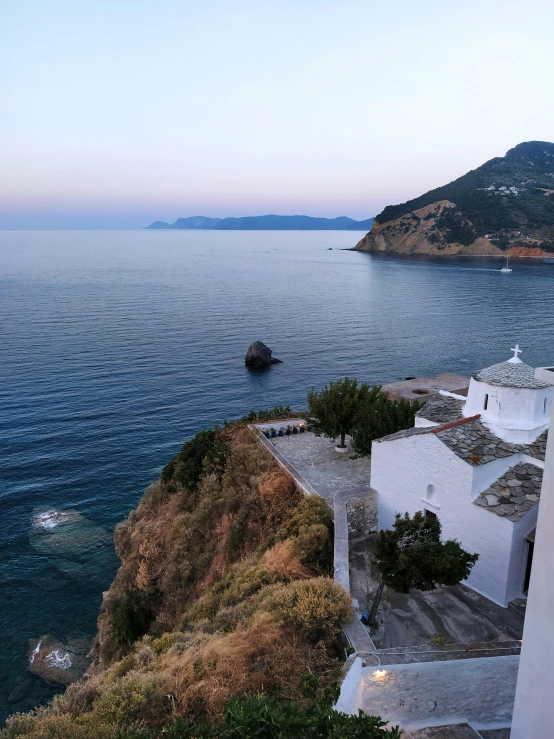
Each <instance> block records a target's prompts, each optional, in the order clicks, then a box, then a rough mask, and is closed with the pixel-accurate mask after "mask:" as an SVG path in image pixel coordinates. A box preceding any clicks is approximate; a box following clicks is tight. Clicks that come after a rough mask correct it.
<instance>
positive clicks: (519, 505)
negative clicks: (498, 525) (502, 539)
mask: <svg viewBox="0 0 554 739" xmlns="http://www.w3.org/2000/svg"><path fill="white" fill-rule="evenodd" d="M541 484H542V470H541V469H540V468H539V467H535V465H534V464H516V465H515V467H512V468H511V469H510V470H509V471H508V472H506V474H504V475H503V476H502V477H500V478H499V479H498V480H497V481H496V482H495V483H493V484H492V485H491V486H490V488H488V489H487V490H485V492H484V493H481V495H480V496H479V497H478V498H476V499H475V500H474V501H473V502H474V503H475V505H478V506H482V507H483V508H486V509H487V510H488V511H490V512H491V513H496V515H497V516H502V517H504V518H507V519H508V520H509V521H519V519H520V518H522V517H523V516H524V515H525V514H526V513H527V511H530V510H531V508H532V507H533V506H534V505H536V504H537V503H538V502H539V499H540V494H541Z"/></svg>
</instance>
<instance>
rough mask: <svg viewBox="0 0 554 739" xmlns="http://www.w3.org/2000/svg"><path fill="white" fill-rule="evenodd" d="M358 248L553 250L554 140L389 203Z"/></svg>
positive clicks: (530, 253)
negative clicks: (412, 195)
mask: <svg viewBox="0 0 554 739" xmlns="http://www.w3.org/2000/svg"><path fill="white" fill-rule="evenodd" d="M355 248H356V249H357V250H359V251H370V252H392V253H397V254H438V255H455V254H467V255H504V254H509V255H512V256H518V257H521V256H523V257H546V256H552V255H553V254H554V144H551V143H548V142H540V141H531V142H527V143H523V144H519V145H518V146H516V147H514V148H513V149H510V151H508V153H507V154H506V156H505V157H496V158H495V159H491V160H490V161H488V162H486V163H485V164H483V165H482V166H481V167H478V168H477V169H475V170H472V171H471V172H468V173H467V174H465V175H463V176H462V177H460V178H458V179H457V180H455V181H454V182H451V183H449V184H448V185H444V186H443V187H439V188H436V189H435V190H430V191H429V192H427V193H425V194H424V195H421V196H420V197H418V198H415V199H413V200H410V201H408V202H406V203H402V204H400V205H389V206H387V207H386V208H385V209H384V210H383V211H382V212H381V213H379V215H378V216H377V217H376V218H375V220H374V222H373V226H372V229H371V231H370V232H369V233H368V234H367V235H366V236H365V237H364V238H363V239H362V240H361V241H360V242H359V243H358V244H357V245H356V247H355Z"/></svg>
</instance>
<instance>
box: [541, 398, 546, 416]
mask: <svg viewBox="0 0 554 739" xmlns="http://www.w3.org/2000/svg"><path fill="white" fill-rule="evenodd" d="M542 412H543V413H544V415H546V398H545V399H544V403H543V405H542Z"/></svg>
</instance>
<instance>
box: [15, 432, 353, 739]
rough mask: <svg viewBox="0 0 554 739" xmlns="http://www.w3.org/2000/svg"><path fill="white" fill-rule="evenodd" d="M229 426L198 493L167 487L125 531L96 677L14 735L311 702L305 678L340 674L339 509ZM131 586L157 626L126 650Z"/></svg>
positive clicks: (38, 736) (65, 738)
mask: <svg viewBox="0 0 554 739" xmlns="http://www.w3.org/2000/svg"><path fill="white" fill-rule="evenodd" d="M221 433H222V435H223V436H224V441H225V445H226V448H227V449H228V455H227V457H226V461H225V465H224V467H221V468H220V469H218V468H217V465H215V467H214V463H213V460H212V461H211V462H210V463H209V465H207V466H206V470H205V474H203V475H202V476H201V477H200V479H199V480H198V483H197V485H196V486H195V489H194V496H191V495H190V494H189V492H188V491H187V490H185V489H184V488H183V487H181V486H179V484H178V483H176V482H175V480H174V479H173V478H172V479H170V480H169V481H166V483H164V484H161V483H157V484H156V485H153V486H151V487H150V488H149V489H148V491H147V493H146V495H145V496H144V498H143V500H142V501H141V503H140V505H139V507H138V509H137V510H136V511H134V512H133V513H131V515H130V516H129V518H128V519H127V521H125V522H124V523H123V524H122V525H121V526H119V527H118V529H117V531H116V537H115V538H116V548H117V552H118V555H119V556H120V558H121V560H122V565H121V567H120V569H119V571H118V573H117V576H116V578H115V580H114V583H113V584H112V587H111V588H110V590H109V592H108V593H107V594H106V596H105V598H104V602H103V606H102V611H101V615H100V618H99V634H98V645H97V653H98V659H97V660H96V662H95V665H94V667H93V670H92V673H93V676H92V677H91V678H90V679H88V680H86V681H82V682H80V683H77V684H75V685H74V686H71V687H70V688H69V689H68V691H67V692H66V694H65V695H64V696H60V697H58V698H57V699H56V700H55V701H54V702H53V704H52V705H51V706H50V707H49V708H48V709H46V710H43V711H41V712H40V715H36V716H34V717H33V716H23V717H20V718H18V719H17V721H16V720H14V721H13V722H12V724H11V726H10V728H9V729H8V730H7V733H4V734H2V736H4V737H5V738H6V739H12V737H18V736H23V737H33V738H34V739H43V737H44V739H46V738H48V739H58V737H59V738H60V739H73V737H75V738H76V739H89V737H90V739H93V737H95V739H96V738H98V739H112V737H114V738H115V736H116V735H117V727H125V726H131V725H134V726H145V727H150V728H152V729H153V730H154V731H155V732H156V731H159V729H160V727H161V726H163V725H165V724H167V723H168V722H169V721H171V720H172V718H174V717H175V716H186V717H187V719H188V720H190V721H195V720H201V719H206V718H209V719H211V720H213V719H215V718H217V717H218V716H221V715H222V712H223V708H224V705H225V703H226V701H227V700H228V698H229V697H231V696H237V695H238V696H242V695H252V694H257V693H268V694H271V695H275V696H278V697H281V698H286V699H294V700H297V701H300V702H303V701H305V697H304V696H305V690H304V682H305V679H306V676H310V680H311V682H312V683H313V681H315V683H316V688H315V690H316V696H317V695H319V696H322V695H323V692H324V691H325V690H326V689H327V688H328V686H329V683H330V682H332V681H333V680H334V679H336V677H337V673H338V664H337V662H336V660H335V659H334V657H333V651H332V650H333V639H334V635H335V630H336V628H337V626H338V623H339V621H340V620H345V619H346V618H347V617H348V614H349V610H350V602H349V598H348V596H347V595H346V594H345V593H344V592H343V591H341V590H340V588H338V586H336V585H334V584H333V583H332V581H331V580H329V578H327V577H316V576H317V575H320V574H321V573H327V572H329V566H330V561H332V523H331V521H330V517H329V511H328V509H327V506H326V504H325V503H324V502H323V501H320V500H316V499H315V498H314V499H304V498H303V497H302V495H301V493H300V492H299V491H298V490H297V488H296V486H295V484H294V482H293V481H292V479H291V478H290V477H289V476H288V475H287V474H286V473H285V472H284V471H283V470H281V468H280V467H279V466H278V465H277V463H276V462H275V460H274V459H273V457H272V456H271V455H269V454H268V453H267V452H266V451H265V450H263V449H261V448H260V447H259V445H258V444H257V442H256V440H255V437H254V436H253V434H252V433H251V432H250V431H249V430H248V429H246V428H240V429H231V430H229V429H226V430H225V431H224V432H221ZM206 464H207V463H206ZM180 472H181V473H182V472H183V469H182V467H181V470H180ZM330 557H331V559H330ZM133 593H134V594H135V596H136V598H135V601H134V602H135V603H138V604H139V606H137V607H142V606H141V605H140V604H141V603H142V599H143V598H146V601H145V602H146V603H147V604H150V603H152V604H153V606H152V607H153V608H155V613H154V621H153V622H151V626H150V629H149V633H148V634H146V635H144V636H143V637H142V638H140V637H139V638H138V640H137V641H136V642H135V644H128V645H127V644H124V645H122V644H121V643H118V642H117V640H116V639H115V637H114V624H115V625H117V623H118V619H119V618H120V616H121V613H122V612H124V611H122V609H121V606H122V604H123V603H125V602H126V601H125V599H126V598H128V596H129V594H133ZM118 609H119V610H118ZM116 616H117V618H116ZM131 617H132V615H131ZM138 623H142V621H138ZM147 628H148V627H147ZM133 638H135V637H133ZM310 700H313V695H312V696H311V698H310ZM64 732H65V733H64Z"/></svg>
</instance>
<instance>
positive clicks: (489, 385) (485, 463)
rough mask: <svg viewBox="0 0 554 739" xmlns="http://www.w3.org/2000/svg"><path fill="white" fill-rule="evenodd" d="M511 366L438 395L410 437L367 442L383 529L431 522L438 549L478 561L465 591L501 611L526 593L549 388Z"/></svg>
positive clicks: (511, 362)
mask: <svg viewBox="0 0 554 739" xmlns="http://www.w3.org/2000/svg"><path fill="white" fill-rule="evenodd" d="M512 351H513V352H514V356H513V357H512V358H510V359H508V360H507V361H506V362H501V363H499V364H495V365H493V366H492V367H487V368H486V369H482V370H480V371H478V372H476V373H475V374H474V375H473V376H472V378H471V381H470V385H469V390H468V394H467V397H464V396H461V395H455V394H453V393H446V392H443V393H441V395H440V396H438V397H436V398H434V399H431V400H429V401H428V402H427V403H426V404H425V405H424V406H423V408H422V409H421V410H420V411H419V412H418V413H417V417H416V424H415V426H414V428H412V429H408V430H406V431H400V432H399V433H396V434H392V435H390V436H386V437H384V438H382V439H378V440H376V441H374V442H373V445H372V454H371V486H372V487H373V488H374V489H375V490H376V491H377V501H378V512H379V528H390V527H391V526H392V524H393V522H394V518H395V514H396V513H404V512H406V511H408V513H410V515H413V514H414V513H415V512H416V511H424V512H425V514H426V515H427V516H433V517H435V516H437V517H438V518H439V520H440V522H441V525H442V535H443V538H444V539H457V540H458V541H459V542H460V544H461V545H462V546H463V548H464V549H466V550H467V551H469V552H472V553H473V552H476V553H478V554H479V560H478V561H477V564H476V565H475V566H474V567H473V570H472V572H471V575H470V577H469V578H468V580H467V581H466V585H468V586H469V587H471V588H472V589H473V590H475V591H477V592H478V593H481V594H482V595H484V596H486V597H487V598H489V599H490V600H492V601H494V602H495V603H498V604H499V605H501V606H507V605H508V603H509V602H510V601H512V600H514V599H516V598H520V597H522V595H524V594H525V593H526V592H527V590H528V586H529V579H530V574H531V564H532V558H533V549H534V537H535V527H536V523H537V511H538V502H539V500H540V494H541V484H542V477H543V469H544V459H545V450H546V441H547V434H548V423H549V418H550V411H551V407H552V398H553V394H554V386H553V385H552V384H550V383H549V382H544V381H543V380H542V379H540V378H537V377H536V376H535V370H534V369H533V368H532V367H530V366H529V365H527V364H525V363H523V362H522V361H521V359H519V356H518V355H519V354H520V353H521V352H520V349H519V347H518V346H517V345H516V347H515V349H513V350H512Z"/></svg>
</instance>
